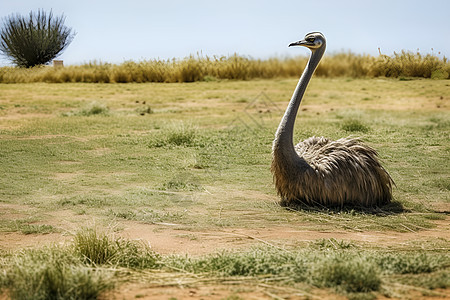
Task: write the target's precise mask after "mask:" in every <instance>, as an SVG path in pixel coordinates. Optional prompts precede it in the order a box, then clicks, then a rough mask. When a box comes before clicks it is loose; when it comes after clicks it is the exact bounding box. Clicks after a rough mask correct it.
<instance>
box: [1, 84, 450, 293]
mask: <svg viewBox="0 0 450 300" xmlns="http://www.w3.org/2000/svg"><path fill="white" fill-rule="evenodd" d="M296 81H297V80H296V79H276V80H275V79H272V80H252V81H228V80H219V81H217V80H214V81H209V82H204V81H201V82H193V83H164V84H162V83H145V84H144V83H141V84H137V83H128V84H87V83H64V84H46V83H22V84H0V149H1V152H0V169H1V170H0V172H1V173H2V174H3V176H1V177H0V242H1V244H0V245H1V249H2V250H1V264H2V269H3V273H2V274H0V285H1V286H2V287H3V288H4V289H3V291H4V292H5V293H9V295H10V296H11V297H13V298H15V299H25V296H24V294H20V293H21V292H23V291H25V292H24V293H25V294H26V293H30V290H26V289H24V288H23V286H24V285H25V284H24V285H20V283H21V282H23V283H28V282H31V281H32V280H38V282H37V283H36V285H31V286H32V287H31V288H32V289H35V290H34V291H33V292H34V293H38V292H39V295H43V296H42V299H46V298H49V297H51V296H49V295H54V298H52V299H59V298H58V297H60V298H69V297H72V298H74V299H76V298H77V297H78V299H83V298H86V297H88V296H89V295H90V296H89V297H93V298H96V297H97V296H98V295H104V293H113V294H115V295H116V296H117V297H122V296H123V297H124V298H127V299H129V298H130V297H135V296H136V297H141V298H142V297H150V296H152V295H153V296H155V298H158V297H162V298H164V297H166V299H169V298H171V297H172V298H183V297H186V296H187V294H186V293H188V294H189V293H191V291H193V293H194V294H193V295H192V297H194V296H195V297H199V298H201V297H207V298H208V297H209V298H214V297H215V298H217V299H223V298H227V297H228V299H239V297H243V298H244V299H246V298H248V297H253V296H254V297H260V298H264V297H266V298H271V297H272V298H277V297H281V298H283V297H287V296H288V295H299V296H301V297H306V298H308V297H309V298H314V297H319V298H320V297H322V296H324V295H334V296H333V297H335V296H336V297H338V296H339V297H340V296H341V297H350V298H360V299H371V298H375V297H381V296H385V297H394V298H395V297H400V298H401V297H406V296H408V297H412V298H414V297H417V298H420V297H423V296H433V295H435V296H442V295H448V287H449V281H450V279H449V275H448V274H449V273H448V271H449V267H450V265H449V260H448V256H446V255H445V254H448V250H449V244H448V239H449V228H448V220H449V218H448V212H449V210H450V208H449V206H450V204H449V195H450V192H449V190H450V172H449V167H448V160H449V157H450V155H449V152H450V142H449V137H450V114H449V111H450V109H449V103H450V102H449V100H450V93H449V90H450V88H449V87H450V83H449V82H448V80H430V79H414V80H406V78H402V80H398V79H385V78H378V79H346V78H334V79H329V78H315V79H313V80H312V82H311V84H310V87H309V88H308V91H307V94H306V98H305V99H304V102H303V103H302V107H301V111H300V114H299V117H298V119H297V124H296V131H295V139H296V140H300V139H304V138H307V137H309V136H312V135H316V136H320V135H323V136H327V137H330V138H333V139H337V138H339V137H344V136H348V135H352V136H359V137H361V138H362V139H363V140H364V141H365V142H366V143H368V144H369V145H371V146H373V147H375V148H376V149H377V150H378V152H379V155H380V157H381V159H382V161H383V164H384V166H385V167H386V169H387V170H388V171H389V172H390V174H391V176H392V177H393V179H394V181H395V182H396V187H395V188H394V199H395V201H394V202H393V203H392V204H390V205H387V206H385V207H380V208H376V209H368V210H363V209H358V208H345V209H343V210H328V209H317V208H305V207H300V208H298V209H297V210H292V209H285V208H282V207H280V206H279V205H278V204H277V201H278V198H277V196H276V193H275V190H274V187H273V184H272V175H271V174H270V161H271V143H272V140H273V136H274V132H275V130H276V127H277V125H278V122H279V120H280V118H281V116H282V114H283V111H284V109H285V107H286V105H287V102H288V100H289V98H290V96H291V93H292V91H293V89H294V87H295V85H296ZM93 228H95V230H94V229H93ZM105 228H107V229H105ZM105 232H106V234H105ZM135 239H140V240H141V242H136V241H135ZM59 242H65V244H64V245H63V246H61V245H60V246H56V245H53V244H54V243H56V244H57V243H59ZM147 243H149V244H150V246H151V248H148V246H147ZM42 247H44V248H42ZM22 248H30V249H29V250H21V251H19V252H17V249H22ZM13 250H14V251H13ZM99 253H100V254H99ZM184 254H186V256H185V255H184ZM99 257H100V258H99ZM97 259H100V260H97ZM44 261H45V263H43V262H44ZM36 265H41V266H42V268H37V267H34V266H36ZM27 270H28V271H27ZM29 270H35V272H34V273H33V272H32V271H29ZM40 272H41V273H40ZM43 274H44V275H43ZM343 274H344V275H343ZM345 276H349V277H348V278H347V277H345ZM44 277H45V278H46V280H47V279H48V280H47V281H46V283H45V284H41V285H40V284H39V280H40V279H42V278H44ZM61 277H63V278H67V280H66V281H64V280H63V281H61V280H60V281H58V280H57V278H61ZM342 278H344V279H342ZM362 282H363V283H362ZM81 283H83V284H85V285H84V286H83V291H85V292H86V293H85V294H77V295H75V294H70V292H71V291H72V292H73V289H72V288H71V287H73V286H75V285H76V286H79V285H80V284H81ZM112 283H114V285H113V284H112ZM177 286H182V287H186V288H187V289H184V290H183V289H179V288H177ZM169 287H173V288H171V289H169V290H167V289H168V288H169ZM39 289H40V290H39ZM38 290H39V291H38ZM164 291H170V293H169V292H164ZM252 291H255V292H252ZM52 293H53V294H52ZM58 293H59V294H58ZM165 293H169V294H165ZM191 294H192V293H191ZM55 295H56V296H55ZM214 295H215V296H214ZM35 299H36V298H35Z"/></svg>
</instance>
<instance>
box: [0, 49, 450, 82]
mask: <svg viewBox="0 0 450 300" xmlns="http://www.w3.org/2000/svg"><path fill="white" fill-rule="evenodd" d="M307 60H308V57H306V56H299V57H296V58H284V59H280V58H270V59H267V60H260V59H253V58H248V57H245V56H239V55H237V54H234V55H232V56H229V57H216V56H214V57H208V56H205V57H203V56H197V57H195V56H192V55H191V56H189V57H187V58H185V59H181V60H176V59H173V60H147V61H141V62H134V61H127V62H124V63H122V64H120V65H115V64H109V63H102V62H96V61H94V62H90V63H87V64H84V65H78V66H76V65H74V66H67V67H64V68H51V67H43V66H41V67H35V68H30V69H21V68H13V67H3V68H0V82H1V83H31V82H51V83H61V82H86V83H98V82H101V83H113V82H115V83H127V82H137V83H141V82H194V81H212V80H218V79H219V80H222V79H233V80H236V79H237V80H248V79H253V78H263V79H269V78H287V77H293V76H298V75H299V74H300V72H301V71H302V69H303V68H304V66H305V64H306V61H307ZM316 75H317V76H322V77H353V78H360V77H378V76H385V77H424V78H437V79H447V78H450V63H449V62H448V61H447V58H445V57H443V58H442V59H441V58H439V57H437V56H435V55H431V54H427V55H421V54H420V53H411V52H406V51H402V52H401V53H400V54H398V53H394V55H393V56H387V55H380V56H378V57H373V56H370V55H359V54H354V53H351V52H342V53H337V54H332V55H328V56H325V58H324V60H323V61H322V63H321V64H320V66H319V68H318V69H317V71H316Z"/></svg>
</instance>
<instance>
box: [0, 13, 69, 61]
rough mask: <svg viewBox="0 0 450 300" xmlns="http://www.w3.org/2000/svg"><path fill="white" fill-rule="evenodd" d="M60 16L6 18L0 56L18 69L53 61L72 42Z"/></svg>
mask: <svg viewBox="0 0 450 300" xmlns="http://www.w3.org/2000/svg"><path fill="white" fill-rule="evenodd" d="M64 21H65V17H64V16H63V15H61V16H57V17H53V14H52V12H51V11H50V13H49V14H47V13H46V12H44V11H43V10H38V12H37V13H34V12H33V11H31V12H30V16H29V18H28V19H27V18H25V17H23V16H21V15H18V14H17V15H10V16H9V17H7V18H6V19H5V20H4V22H3V28H2V29H1V31H0V52H1V53H3V55H5V56H7V57H9V58H10V59H11V60H12V62H13V63H14V64H16V65H17V66H19V67H26V68H29V67H33V66H37V65H43V64H46V63H48V62H50V61H51V60H52V59H54V58H55V57H57V56H58V55H59V54H61V52H62V51H63V50H64V49H65V48H67V46H69V44H70V43H71V42H72V40H73V37H74V34H72V29H71V28H68V27H66V26H64Z"/></svg>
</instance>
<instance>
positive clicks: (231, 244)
mask: <svg viewBox="0 0 450 300" xmlns="http://www.w3.org/2000/svg"><path fill="white" fill-rule="evenodd" d="M449 219H450V218H447V219H446V220H441V221H437V222H436V225H437V227H435V228H433V229H430V230H423V231H418V232H395V231H368V232H347V231H314V230H293V229H292V227H285V226H279V227H273V228H253V229H246V228H225V229H222V230H208V231H191V230H183V229H180V228H177V227H176V226H174V225H171V224H167V225H164V224H158V225H156V224H142V223H136V222H129V221H126V222H123V223H122V224H123V226H124V229H123V231H121V232H120V235H121V236H123V237H125V238H129V239H135V240H142V241H144V242H145V243H148V244H150V246H151V247H152V248H153V249H154V250H155V251H157V252H159V253H162V254H171V253H186V254H189V255H202V254H207V253H212V252H215V251H218V250H222V249H235V248H237V249H239V248H244V247H247V246H250V245H256V244H268V245H272V246H275V247H285V246H294V245H296V244H298V243H300V242H311V241H315V240H320V239H337V240H345V241H352V242H356V243H365V244H369V246H374V247H379V246H386V247H388V246H395V245H400V244H403V243H407V242H420V241H424V242H425V241H428V240H430V239H438V238H441V239H446V240H448V239H450V226H449ZM297 227H298V226H297Z"/></svg>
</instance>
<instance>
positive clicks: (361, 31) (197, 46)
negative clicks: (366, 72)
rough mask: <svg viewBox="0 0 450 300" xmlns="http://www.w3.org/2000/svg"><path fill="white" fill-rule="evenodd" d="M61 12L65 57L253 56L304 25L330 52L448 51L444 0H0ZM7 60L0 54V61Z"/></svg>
mask: <svg viewBox="0 0 450 300" xmlns="http://www.w3.org/2000/svg"><path fill="white" fill-rule="evenodd" d="M39 8H42V9H44V10H50V9H52V10H53V12H54V14H56V15H60V14H62V13H64V15H65V16H66V22H65V24H66V25H67V26H69V27H72V28H73V29H74V30H75V31H76V32H77V35H76V36H75V39H74V40H73V42H72V44H71V45H70V46H69V47H68V48H67V50H66V51H65V52H64V53H63V54H62V55H61V57H60V58H61V59H63V60H64V61H65V64H81V63H84V62H88V61H91V60H101V61H103V62H112V63H121V62H123V61H124V60H130V59H131V60H135V61H139V60H143V59H154V58H161V59H166V58H174V57H175V58H183V57H186V56H188V55H189V54H196V53H197V52H199V51H202V53H203V54H207V55H229V54H233V53H235V52H236V53H238V54H241V55H247V56H251V57H255V58H267V57H271V56H286V55H289V56H295V55H298V54H307V53H308V51H307V49H301V48H289V49H288V48H287V45H288V44H289V43H290V42H293V41H296V40H298V39H301V38H302V37H303V36H304V34H306V33H308V32H310V31H321V32H323V33H324V34H325V36H326V37H327V42H328V46H327V49H328V53H330V52H331V53H332V52H338V51H341V50H351V51H353V52H356V53H367V54H372V55H377V53H378V50H377V49H378V47H380V48H381V51H382V52H383V53H384V54H388V55H391V54H392V53H393V51H397V52H398V51H401V50H402V49H405V50H410V51H416V50H417V49H418V48H419V49H420V52H421V53H431V48H434V53H435V54H437V52H438V51H440V52H441V55H445V56H446V57H449V56H450V25H449V20H450V1H449V0H420V1H418V0H410V1H405V0H373V1H372V0H366V1H365V0H320V1H314V0H308V1H303V0H296V1H284V0H278V1H273V0H271V1H265V0H259V1H256V0H250V1H245V0H239V1H236V0H227V1H213V0H205V1H203V0H189V1H181V0H165V1H152V0H150V1H143V0H127V1H114V0H107V1H105V0H90V1H87V0H1V1H0V17H1V18H4V17H6V16H8V15H10V14H11V13H20V14H23V15H27V14H28V13H29V12H30V10H34V11H36V10H37V9H39ZM5 64H7V61H6V60H5V59H0V65H5Z"/></svg>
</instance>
